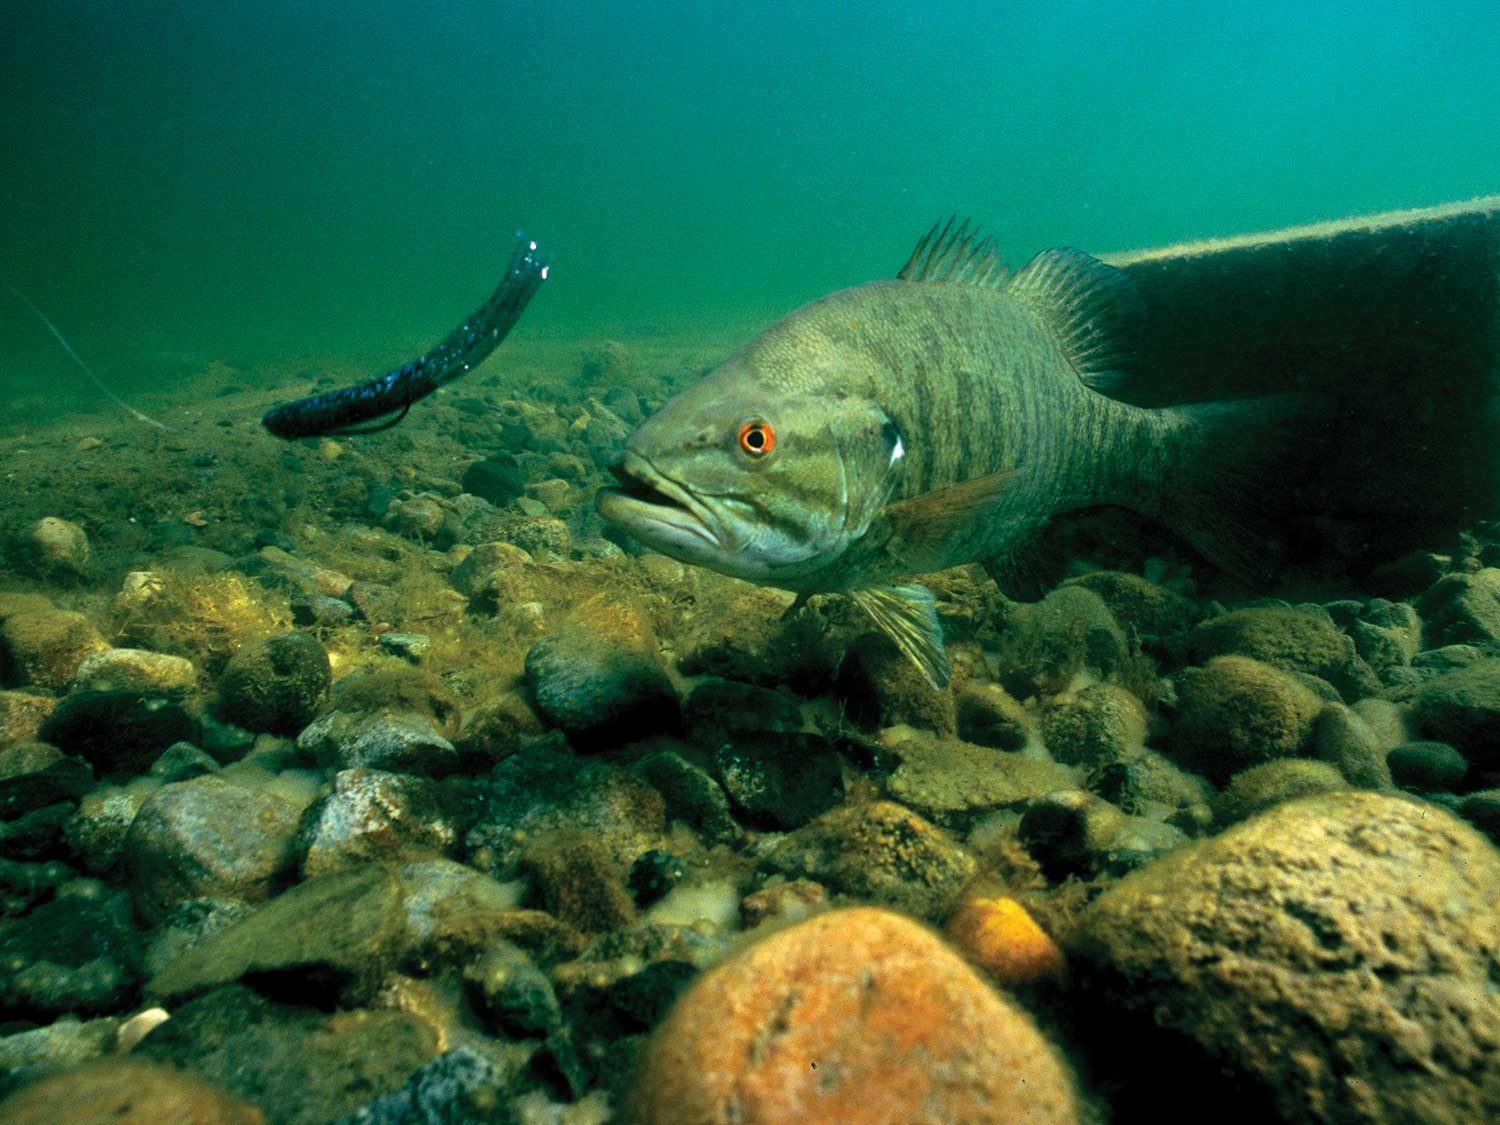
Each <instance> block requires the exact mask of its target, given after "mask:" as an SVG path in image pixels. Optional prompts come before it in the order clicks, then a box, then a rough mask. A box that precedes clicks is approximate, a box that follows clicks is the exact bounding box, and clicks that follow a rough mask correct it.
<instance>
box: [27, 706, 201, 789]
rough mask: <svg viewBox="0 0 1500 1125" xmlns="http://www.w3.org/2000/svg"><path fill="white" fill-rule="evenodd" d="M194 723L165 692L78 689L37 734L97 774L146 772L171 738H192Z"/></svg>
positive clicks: (121, 776) (115, 775)
mask: <svg viewBox="0 0 1500 1125" xmlns="http://www.w3.org/2000/svg"><path fill="white" fill-rule="evenodd" d="M197 736H198V724H197V722H196V721H195V720H194V719H193V717H192V715H190V714H189V713H188V712H187V711H186V710H185V709H184V708H183V706H182V704H181V703H180V702H178V701H177V700H175V699H173V698H172V697H171V696H168V695H157V694H154V693H151V692H138V691H76V692H74V693H73V694H72V695H69V696H66V697H65V698H64V699H63V700H62V701H61V702H60V703H58V705H57V707H56V708H55V709H54V710H53V711H52V713H51V714H50V715H48V716H47V721H46V722H44V723H43V724H42V726H41V729H40V730H39V731H38V732H37V737H38V738H40V739H41V740H42V741H44V742H49V743H51V744H52V745H54V746H56V747H58V748H59V749H61V750H63V751H65V752H67V753H69V754H76V755H77V756H78V757H80V758H83V759H85V760H86V761H88V762H89V763H90V764H91V765H93V767H94V768H95V770H96V771H97V772H98V773H99V775H100V776H101V777H106V778H110V779H117V780H118V779H124V778H128V777H132V776H134V775H136V774H141V773H145V772H146V770H147V769H149V768H150V766H151V763H152V762H154V761H155V760H156V758H157V756H158V755H160V754H161V752H162V751H163V750H165V749H166V748H167V747H168V746H171V745H172V744H173V743H174V742H191V741H193V740H194V739H195V738H197Z"/></svg>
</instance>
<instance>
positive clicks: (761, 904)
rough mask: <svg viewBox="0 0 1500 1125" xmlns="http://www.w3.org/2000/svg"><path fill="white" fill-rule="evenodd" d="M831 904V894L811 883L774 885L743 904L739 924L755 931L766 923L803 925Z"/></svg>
mask: <svg viewBox="0 0 1500 1125" xmlns="http://www.w3.org/2000/svg"><path fill="white" fill-rule="evenodd" d="M827 902H828V891H827V889H826V888H825V887H824V886H823V885H822V884H821V883H814V882H812V881H811V880H809V879H792V880H789V881H786V882H779V883H772V884H770V885H769V886H765V887H762V888H761V889H760V890H758V891H752V892H751V893H750V894H748V895H746V896H745V897H744V898H743V899H741V900H740V921H741V922H742V923H743V924H744V926H745V929H747V930H753V929H754V928H755V927H756V926H759V925H761V924H762V923H765V922H772V923H785V922H800V921H802V920H803V919H804V918H810V917H812V915H814V914H816V913H817V912H818V911H820V910H822V908H823V907H824V906H825V905H826V904H827Z"/></svg>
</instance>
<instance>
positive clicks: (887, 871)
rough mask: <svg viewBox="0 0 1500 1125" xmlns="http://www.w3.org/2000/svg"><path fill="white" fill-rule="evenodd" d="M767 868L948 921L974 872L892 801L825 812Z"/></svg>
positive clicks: (779, 848) (778, 849) (967, 859)
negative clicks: (949, 914)
mask: <svg viewBox="0 0 1500 1125" xmlns="http://www.w3.org/2000/svg"><path fill="white" fill-rule="evenodd" d="M763 865H764V867H765V868H766V870H768V871H770V872H775V873H777V874H781V875H784V876H786V877H787V878H789V879H811V880H812V881H814V882H817V883H821V884H823V885H824V886H826V887H828V888H829V889H830V890H832V891H836V892H838V893H841V894H846V895H850V896H852V897H854V898H859V899H864V900H867V901H872V902H878V903H881V904H883V905H887V906H891V907H893V908H895V909H897V910H901V911H904V912H906V913H909V914H912V915H914V916H915V917H918V918H937V917H942V916H945V915H946V914H947V912H948V910H949V908H950V907H951V906H952V904H953V902H954V900H955V899H956V898H957V897H958V893H959V891H960V890H962V888H963V886H964V884H966V883H967V882H968V881H969V880H970V879H971V878H972V877H973V875H974V872H975V866H976V865H975V862H974V858H973V857H972V856H971V855H969V853H968V852H966V851H965V850H964V849H963V848H962V847H961V846H959V844H958V843H957V842H956V841H955V840H953V839H952V838H951V837H950V836H949V835H948V834H947V833H946V832H944V831H943V830H942V829H940V828H938V827H936V826H935V825H933V824H931V823H929V822H928V821H926V820H924V819H922V818H921V817H920V816H918V815H917V814H916V813H914V812H912V811H911V810H910V809H906V808H902V807H901V806H900V805H898V804H895V803H893V802H890V801H872V802H870V803H869V804H846V805H842V806H840V807H839V808H836V809H834V810H832V811H831V812H827V813H824V814H823V815H822V816H821V817H819V818H818V819H817V820H815V821H813V822H812V823H811V824H808V825H806V826H804V827H802V828H799V829H797V830H796V831H794V832H791V833H788V834H787V836H786V837H785V838H784V839H782V840H781V842H780V843H778V844H777V845H776V846H775V847H773V848H772V849H771V851H770V852H769V853H768V854H767V855H766V857H765V859H764V861H763Z"/></svg>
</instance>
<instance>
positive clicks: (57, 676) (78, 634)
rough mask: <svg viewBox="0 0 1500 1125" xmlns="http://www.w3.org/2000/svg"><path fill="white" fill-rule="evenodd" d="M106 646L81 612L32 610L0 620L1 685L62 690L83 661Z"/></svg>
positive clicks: (91, 623)
mask: <svg viewBox="0 0 1500 1125" xmlns="http://www.w3.org/2000/svg"><path fill="white" fill-rule="evenodd" d="M108 647H109V646H108V645H106V644H105V643H104V638H103V637H101V636H100V635H99V631H98V630H97V629H95V628H94V625H93V622H91V621H90V620H89V619H88V618H87V617H85V616H84V615H83V614H81V613H72V612H70V611H67V610H61V609H33V610H28V611H24V612H20V613H13V614H9V615H7V616H5V617H4V618H3V619H0V682H3V683H7V684H12V685H15V686H17V687H24V686H27V685H31V686H34V687H37V688H41V689H43V690H46V691H62V690H64V689H66V688H67V686H68V684H69V682H71V681H72V679H73V676H74V674H75V673H77V671H78V668H79V666H80V665H82V663H83V662H84V660H85V659H87V658H88V657H89V656H91V655H92V654H93V653H96V652H100V651H102V650H104V649H106V648H108Z"/></svg>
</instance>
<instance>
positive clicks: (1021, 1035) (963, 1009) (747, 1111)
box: [625, 907, 1077, 1125]
mask: <svg viewBox="0 0 1500 1125" xmlns="http://www.w3.org/2000/svg"><path fill="white" fill-rule="evenodd" d="M625 1120H627V1121H630V1122H633V1123H635V1125H667V1123H671V1125H690V1123H695V1122H704V1123H710V1122H723V1121H735V1122H739V1123H741V1125H783V1123H785V1122H792V1121H808V1122H815V1121H816V1122H825V1121H827V1122H831V1121H837V1122H841V1123H843V1125H877V1123H880V1125H885V1123H888V1125H924V1123H932V1125H937V1123H940V1122H941V1123H951V1122H964V1123H966V1125H984V1123H986V1122H1026V1123H1028V1125H1061V1123H1072V1122H1075V1121H1076V1120H1077V1110H1076V1105H1075V1101H1074V1096H1073V1090H1072V1085H1071V1082H1070V1080H1069V1077H1068V1073H1067V1071H1066V1069H1065V1068H1064V1066H1063V1064H1062V1062H1061V1061H1060V1060H1059V1058H1058V1056H1057V1055H1056V1054H1055V1053H1054V1051H1053V1049H1052V1047H1051V1046H1050V1045H1049V1044H1048V1043H1047V1041H1046V1040H1045V1039H1044V1038H1043V1037H1042V1035H1041V1033H1040V1032H1039V1031H1038V1030H1037V1029H1036V1027H1035V1025H1034V1024H1033V1023H1032V1022H1031V1019H1030V1018H1029V1017H1028V1016H1027V1015H1026V1014H1025V1013H1024V1012H1022V1011H1021V1010H1020V1009H1018V1008H1016V1007H1014V1006H1012V1005H1011V1004H1010V1003H1009V1002H1007V1001H1006V1000H1004V999H1002V998H1001V997H1000V996H999V995H998V994H997V993H996V992H994V991H993V990H992V989H991V988H990V987H989V986H988V985H986V984H985V983H984V982H983V981H982V980H981V979H980V978H979V977H978V975H977V974H976V973H975V972H974V970H973V969H971V968H970V967H969V966H968V965H966V964H965V963H964V961H963V960H962V958H960V957H959V956H958V955H957V954H956V953H954V952H953V951H952V950H950V949H949V948H948V947H947V946H946V945H944V944H943V942H942V941H941V940H940V939H939V938H938V937H937V936H936V935H935V934H933V933H931V932H930V931H928V930H927V929H925V928H924V927H922V926H920V925H918V924H917V923H916V922H913V921H911V920H910V919H908V918H905V917H903V916H901V915H899V914H893V913H891V912H889V911H885V910H877V909H872V908H868V907H861V908H857V909H852V910H835V911H831V912H829V913H827V914H822V915H819V916H818V917H816V918H812V919H809V920H808V921H806V922H802V923H800V924H799V925H796V926H793V927H792V928H790V929H787V930H782V931H781V932H779V933H777V934H774V935H773V936H771V937H769V938H767V939H766V940H764V941H762V942H760V943H758V944H756V945H753V946H751V947H750V948H749V949H747V950H745V951H743V952H742V953H740V954H739V955H738V956H736V957H734V958H733V959H731V960H730V961H727V962H726V963H724V964H723V965H720V966H719V967H718V968H717V969H715V970H713V971H712V972H710V973H708V974H707V975H706V976H704V977H702V978H701V979H700V980H699V981H698V982H697V983H696V984H694V985H693V987H692V988H691V989H689V990H688V992H687V994H686V995H685V996H684V997H683V999H682V1000H681V1001H680V1002H679V1003H678V1005H677V1007H676V1008H675V1009H673V1011H672V1014H671V1015H670V1016H669V1017H668V1018H667V1020H666V1022H665V1023H664V1024H663V1025H662V1027H661V1029H660V1030H659V1031H658V1032H657V1034H656V1036H655V1038H654V1039H653V1040H652V1042H651V1044H650V1046H649V1047H648V1048H647V1050H646V1054H645V1057H644V1059H643V1061H642V1065H641V1069H640V1072H639V1074H637V1076H636V1080H635V1085H634V1087H633V1089H632V1090H631V1092H630V1095H629V1097H628V1098H627V1101H626V1105H625Z"/></svg>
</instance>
